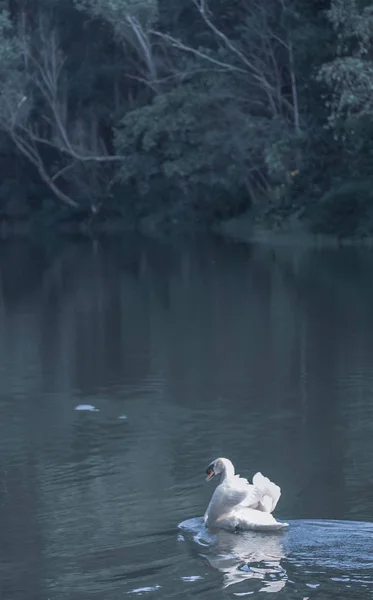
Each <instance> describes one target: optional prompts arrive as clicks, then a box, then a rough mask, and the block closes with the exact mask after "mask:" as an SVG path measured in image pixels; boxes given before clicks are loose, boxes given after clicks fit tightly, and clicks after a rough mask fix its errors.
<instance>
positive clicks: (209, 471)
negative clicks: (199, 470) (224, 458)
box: [206, 465, 215, 481]
mask: <svg viewBox="0 0 373 600" xmlns="http://www.w3.org/2000/svg"><path fill="white" fill-rule="evenodd" d="M206 473H207V477H206V481H210V479H212V478H213V477H214V475H215V471H214V467H212V466H211V465H209V466H208V467H207V469H206Z"/></svg>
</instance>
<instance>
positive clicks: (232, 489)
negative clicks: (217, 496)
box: [224, 475, 263, 508]
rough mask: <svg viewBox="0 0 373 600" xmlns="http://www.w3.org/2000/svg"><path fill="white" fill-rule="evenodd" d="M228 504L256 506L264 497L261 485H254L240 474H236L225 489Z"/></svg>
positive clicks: (231, 505)
mask: <svg viewBox="0 0 373 600" xmlns="http://www.w3.org/2000/svg"><path fill="white" fill-rule="evenodd" d="M224 496H225V500H226V505H227V506H230V507H233V506H245V507H252V508H255V507H256V506H257V505H258V503H259V502H260V501H261V499H262V497H263V492H262V491H261V490H260V488H259V487H257V486H255V485H252V484H251V483H249V482H248V481H247V479H244V478H243V477H240V476H239V475H235V476H234V477H233V478H232V479H231V480H230V482H229V484H228V485H226V487H225V489H224Z"/></svg>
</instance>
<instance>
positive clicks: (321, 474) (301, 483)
mask: <svg viewBox="0 0 373 600" xmlns="http://www.w3.org/2000/svg"><path fill="white" fill-rule="evenodd" d="M77 407H80V408H82V410H77V409H76V408H77ZM89 407H94V408H95V409H96V410H92V409H91V410H87V408H89ZM0 450H1V451H0V597H1V599H2V600H4V599H5V600H7V599H9V600H10V599H12V600H13V599H14V600H34V599H35V600H57V599H59V600H70V599H71V600H95V599H97V600H98V599H100V600H101V599H102V600H119V599H121V600H124V599H125V598H128V599H129V600H130V599H131V598H137V597H140V596H141V597H142V598H147V599H149V600H153V599H154V600H158V599H160V600H161V599H162V600H163V599H165V600H167V599H171V598H172V599H176V598H181V599H184V598H185V599H188V598H193V599H194V598H199V599H201V600H210V599H211V600H219V599H223V598H226V599H228V598H234V597H241V596H248V597H251V598H265V596H263V594H265V593H273V594H277V596H276V598H277V597H278V599H279V600H280V599H289V600H290V599H297V600H306V599H313V598H319V599H320V600H328V599H330V598H335V599H338V600H340V599H360V598H361V599H364V600H365V599H369V598H373V251H372V250H368V249H354V248H345V249H339V250H337V249H323V250H321V249H305V248H290V247H289V248H286V247H269V246H255V245H254V246H250V245H244V244H237V243H228V242H226V241H222V240H219V239H215V238H211V239H203V238H202V239H196V240H193V241H183V240H180V241H178V242H177V243H176V242H161V241H157V240H144V239H142V238H140V237H128V238H126V239H125V240H120V239H117V240H111V241H107V240H101V241H89V240H85V241H81V240H80V241H79V240H75V241H72V240H70V241H67V240H66V241H64V242H57V241H56V242H55V243H53V244H49V245H43V244H41V243H40V244H39V243H36V242H27V241H21V240H18V241H9V240H8V241H2V242H0ZM217 456H226V457H228V458H230V459H231V460H232V461H233V462H234V463H235V464H236V467H237V470H238V472H239V473H241V475H244V476H248V477H250V478H251V477H252V475H253V474H254V473H255V472H256V471H258V470H260V471H262V472H263V473H264V474H265V475H267V476H268V477H270V478H271V479H272V480H273V481H275V482H276V483H277V484H279V485H280V486H281V488H282V497H281V499H280V502H279V505H278V508H277V509H276V516H277V517H278V518H279V519H285V520H288V521H289V522H290V528H289V530H288V531H286V532H281V533H280V534H253V533H245V534H240V535H232V534H228V533H224V532H220V533H219V534H218V535H212V534H211V533H209V532H208V531H206V530H205V529H204V527H203V525H202V522H201V516H202V515H203V512H204V510H205V508H206V506H207V503H208V501H209V499H210V496H211V494H212V491H213V489H214V484H213V483H209V484H207V483H206V482H205V480H204V478H205V473H204V472H205V468H206V466H207V464H208V463H209V462H210V461H211V460H212V459H214V458H216V457H217Z"/></svg>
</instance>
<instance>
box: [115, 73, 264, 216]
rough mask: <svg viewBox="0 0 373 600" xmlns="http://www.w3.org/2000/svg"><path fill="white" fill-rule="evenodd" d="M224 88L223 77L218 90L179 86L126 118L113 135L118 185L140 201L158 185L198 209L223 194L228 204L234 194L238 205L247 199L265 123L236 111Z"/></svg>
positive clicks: (186, 85) (227, 84)
mask: <svg viewBox="0 0 373 600" xmlns="http://www.w3.org/2000/svg"><path fill="white" fill-rule="evenodd" d="M229 83H230V81H229V78H228V77H227V78H226V80H225V84H224V83H222V85H223V88H219V89H218V90H211V89H210V87H209V86H208V85H202V84H200V85H199V86H196V85H192V84H184V85H182V86H179V87H177V88H176V89H174V90H171V91H170V92H168V93H166V94H162V95H160V96H156V97H155V98H154V100H153V102H152V103H151V104H150V105H147V106H144V107H141V108H138V109H135V110H134V111H131V112H129V113H127V115H126V116H125V117H124V119H123V120H122V122H121V126H120V128H118V130H117V134H116V147H117V152H119V153H121V154H122V155H123V157H124V162H123V165H122V166H121V169H120V178H121V181H122V182H123V183H130V182H134V183H135V185H136V188H137V189H138V191H139V193H140V194H141V195H143V196H147V195H148V194H150V195H152V190H153V189H154V186H156V185H160V184H162V186H163V188H164V189H167V188H169V189H171V190H173V197H174V198H178V199H179V200H185V199H188V198H189V199H190V201H191V202H193V200H194V199H195V198H196V196H197V195H198V196H199V197H201V196H202V198H204V199H205V201H203V200H200V203H202V204H205V203H208V202H211V200H210V198H211V197H215V198H216V197H217V196H219V195H220V196H224V195H225V197H226V196H227V194H229V198H230V201H231V202H232V196H233V197H234V196H235V195H236V197H237V202H238V203H240V202H241V198H242V195H243V194H246V196H248V192H247V189H246V185H247V180H248V177H249V173H250V171H251V170H254V168H255V166H257V165H258V164H260V160H261V146H262V144H263V140H264V139H265V136H266V134H267V131H266V130H267V129H268V124H267V121H266V120H265V119H262V118H260V117H256V118H253V117H250V115H246V114H245V113H244V112H242V111H240V110H239V107H238V106H237V103H236V102H235V99H234V97H232V93H231V92H230V91H229ZM201 191H202V194H201ZM162 201H164V199H162ZM154 202H156V198H154ZM232 211H234V205H233V206H232Z"/></svg>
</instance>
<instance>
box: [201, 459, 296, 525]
mask: <svg viewBox="0 0 373 600" xmlns="http://www.w3.org/2000/svg"><path fill="white" fill-rule="evenodd" d="M206 473H207V477H206V480H207V481H210V480H211V479H212V478H213V477H214V476H215V475H221V480H220V483H219V485H218V487H217V488H216V490H215V491H214V493H213V495H212V498H211V500H210V503H209V505H208V507H207V510H206V512H205V515H204V521H205V523H206V525H207V527H217V528H221V529H227V530H228V531H239V530H248V529H254V530H257V531H273V530H277V529H283V528H284V527H288V523H279V522H278V521H276V519H275V518H274V517H273V516H272V515H271V513H272V512H273V511H274V509H275V508H276V505H277V502H278V501H279V499H280V496H281V489H280V488H279V486H278V485H276V484H275V483H273V482H272V481H270V480H269V479H268V477H264V476H263V475H262V474H261V473H256V474H255V475H254V477H253V483H252V484H251V483H249V482H248V481H247V479H244V478H243V477H240V476H239V475H235V472H234V466H233V464H232V463H231V461H230V460H229V459H228V458H217V459H216V460H214V461H213V462H212V463H210V464H209V466H208V467H207V469H206Z"/></svg>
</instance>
